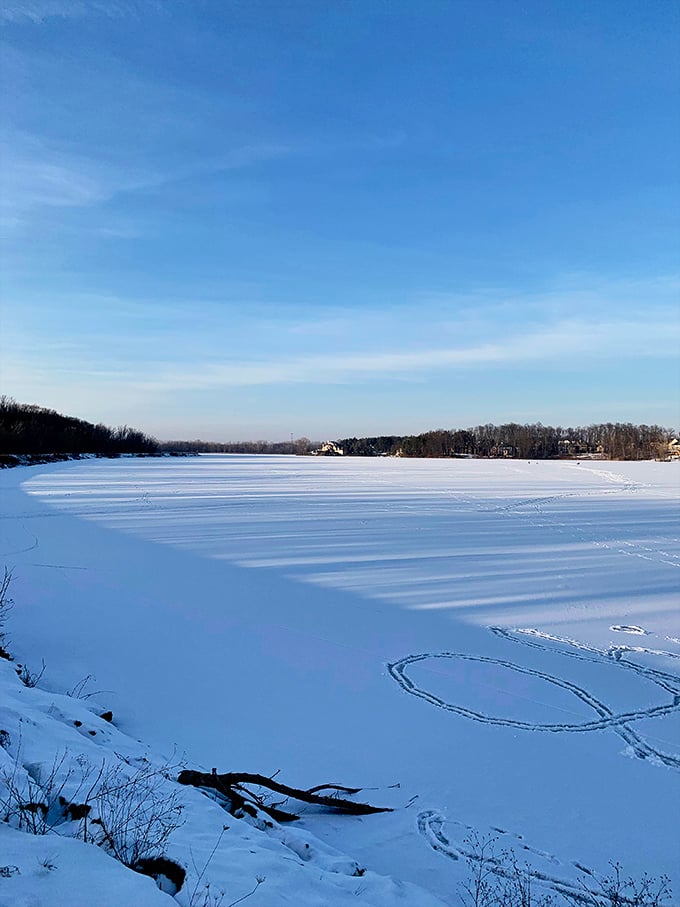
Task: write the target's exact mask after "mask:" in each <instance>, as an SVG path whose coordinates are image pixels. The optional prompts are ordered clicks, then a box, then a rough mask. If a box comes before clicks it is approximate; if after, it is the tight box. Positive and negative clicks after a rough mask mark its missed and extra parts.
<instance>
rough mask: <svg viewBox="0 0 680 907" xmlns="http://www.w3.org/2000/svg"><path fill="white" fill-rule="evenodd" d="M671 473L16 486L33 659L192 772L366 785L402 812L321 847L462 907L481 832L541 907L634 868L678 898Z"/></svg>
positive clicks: (369, 475) (23, 608)
mask: <svg viewBox="0 0 680 907" xmlns="http://www.w3.org/2000/svg"><path fill="white" fill-rule="evenodd" d="M679 467H680V464H677V463H669V464H666V463H604V462H592V461H590V462H582V463H580V464H577V463H574V462H545V461H544V462H536V461H532V462H527V461H482V460H429V461H425V460H399V459H347V460H343V459H340V458H338V459H314V458H297V457H249V456H204V457H199V458H190V459H161V460H157V459H149V460H137V459H123V460H113V461H108V460H101V461H95V460H88V461H81V462H77V463H67V464H60V465H56V466H49V467H33V468H30V469H16V470H11V471H9V470H8V471H7V472H6V473H5V474H4V475H2V476H1V477H0V488H1V490H2V497H3V514H4V517H5V518H4V519H3V520H2V537H1V539H0V546H1V547H0V550H2V552H3V555H4V561H5V563H7V564H9V565H13V566H14V567H15V573H16V577H17V579H16V583H15V587H14V590H13V597H14V598H15V600H16V601H17V603H18V605H17V607H16V608H15V611H14V613H13V615H12V637H13V640H14V649H15V651H16V652H17V654H18V655H19V656H21V655H22V654H24V655H26V657H29V655H31V656H32V657H33V658H34V660H35V655H34V653H38V654H39V655H44V657H45V660H46V662H47V664H48V671H47V675H46V677H47V678H48V680H49V682H51V683H52V684H54V685H55V687H72V686H73V685H74V683H76V682H77V681H78V680H80V679H81V678H82V677H84V676H85V675H86V674H89V673H92V674H94V675H95V676H96V680H97V683H96V686H97V688H100V689H105V690H111V691H114V692H115V694H116V702H117V705H118V714H119V716H120V723H121V726H123V727H124V729H125V730H127V731H128V732H130V733H132V734H134V735H136V736H138V737H142V738H144V739H145V740H149V741H150V742H152V743H153V744H154V745H157V746H158V747H160V748H164V749H165V750H166V751H171V750H172V747H173V744H176V746H177V749H178V750H179V751H180V752H182V753H185V754H186V756H187V759H188V760H189V762H190V763H191V764H192V766H193V767H197V768H198V767H200V768H204V769H207V770H209V769H210V768H211V767H213V766H216V767H217V768H218V770H219V771H227V770H242V771H253V772H260V773H263V774H268V775H269V774H272V773H274V772H275V771H277V770H278V769H280V770H281V773H282V774H281V777H282V778H285V779H286V780H287V781H288V782H289V783H292V784H296V785H298V786H300V787H310V786H312V785H314V784H318V783H320V782H323V781H336V782H339V783H342V784H348V785H355V784H356V785H357V786H364V787H366V786H368V787H372V788H374V790H373V791H372V792H371V793H370V799H371V800H372V801H373V802H376V803H379V804H381V805H389V806H393V807H394V808H395V812H394V813H390V814H384V815H378V816H371V817H366V818H363V819H357V818H348V817H330V818H329V817H327V816H323V817H321V816H318V815H314V814H312V813H310V814H307V815H305V817H304V819H303V823H304V825H305V826H306V827H308V828H309V829H311V830H313V831H314V833H315V834H316V835H318V836H319V837H321V838H323V839H324V840H325V841H327V842H328V843H329V844H330V845H332V846H333V847H336V848H338V849H340V850H342V851H343V852H346V853H348V854H350V855H351V856H352V857H355V858H357V859H358V860H359V861H360V862H362V863H363V864H364V865H366V866H368V867H369V868H370V869H373V870H376V871H378V872H381V873H385V874H388V875H391V876H394V877H395V878H401V879H405V880H408V881H411V882H414V883H416V884H418V885H419V886H421V887H422V888H424V889H427V890H429V891H431V892H432V893H434V894H435V895H437V896H438V897H440V898H441V899H442V900H443V901H444V902H445V903H454V902H457V900H458V888H457V886H458V884H459V882H460V881H461V879H462V878H463V877H464V860H462V859H460V858H461V857H464V855H465V853H466V847H467V845H466V844H465V839H466V838H467V837H468V835H469V834H470V832H471V831H476V832H477V833H478V834H480V835H488V834H494V835H496V836H497V837H498V839H499V844H498V847H499V849H500V848H504V847H507V848H512V849H514V850H515V852H516V853H517V854H518V855H519V857H520V858H521V860H522V861H524V860H527V861H528V863H529V865H530V866H531V869H532V871H533V872H535V874H536V878H537V880H538V879H539V878H540V884H542V885H543V886H545V887H546V888H547V889H550V888H551V887H552V888H559V887H560V886H562V887H563V888H564V887H566V888H569V886H571V885H573V884H575V883H576V879H577V877H578V871H577V868H576V866H575V864H577V863H578V864H580V865H581V866H585V867H588V868H590V869H592V870H594V871H596V872H598V873H604V872H606V871H607V869H608V861H610V860H611V861H613V860H619V861H620V862H621V863H622V864H623V866H624V869H625V871H626V872H627V873H629V874H632V875H636V876H640V875H641V874H642V872H644V871H647V872H649V873H651V874H653V875H659V874H661V873H667V874H669V875H670V876H671V877H672V878H673V888H674V892H675V896H676V899H677V898H678V896H680V876H679V875H678V866H679V865H680V860H679V859H678V841H677V816H678V815H680V792H679V787H678V781H679V780H680V777H679V774H680V714H679V713H680V607H679V597H680V596H679V591H680V525H679V520H678V516H679V511H678V502H679V500H680V488H679V480H680V469H679ZM19 603H20V606H19ZM264 889H265V886H263V888H262V895H263V896H264V895H265V890H264ZM253 903H254V899H253ZM261 903H266V901H264V900H263V901H261Z"/></svg>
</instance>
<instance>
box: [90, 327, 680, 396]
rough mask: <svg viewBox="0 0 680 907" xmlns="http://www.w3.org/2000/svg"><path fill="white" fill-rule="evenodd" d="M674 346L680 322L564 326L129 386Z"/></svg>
mask: <svg viewBox="0 0 680 907" xmlns="http://www.w3.org/2000/svg"><path fill="white" fill-rule="evenodd" d="M679 343H680V324H675V325H673V324H671V325H669V324H668V323H667V322H658V323H651V324H650V323H647V322H644V323H643V322H632V321H625V322H624V321H622V322H602V323H594V322H593V323H589V322H565V323H560V324H558V325H555V326H554V327H552V328H549V329H543V330H539V331H536V332H534V333H529V334H524V335H517V336H515V337H511V338H509V339H507V340H505V341H503V342H489V343H482V344H477V345H473V346H469V347H459V348H438V349H423V350H417V351H408V352H407V351H400V352H376V353H368V352H364V353H360V354H355V353H348V354H331V355H314V356H300V357H297V358H288V359H280V360H269V361H266V362H258V361H252V360H244V361H232V362H229V363H225V364H211V365H207V366H205V367H203V368H201V367H195V366H192V367H191V369H187V367H186V366H184V367H182V366H179V367H175V368H172V370H165V371H163V372H161V373H160V374H158V373H157V374H156V375H154V376H152V377H151V376H150V377H143V376H139V377H138V378H137V380H136V381H135V382H134V386H135V388H137V389H145V390H146V391H166V392H167V391H171V390H186V391H195V390H210V389H218V388H228V387H247V386H258V385H268V384H276V385H282V384H300V383H306V382H313V383H315V384H346V383H360V382H362V381H367V380H371V379H372V378H376V377H379V376H383V377H387V376H389V377H391V378H393V379H401V380H409V379H413V378H416V379H417V377H418V376H419V375H422V374H425V373H427V372H431V371H436V370H440V369H446V368H451V369H460V368H475V367H482V366H489V367H498V366H501V365H516V366H520V367H521V366H522V365H524V364H531V363H535V362H539V361H553V362H556V361H559V362H560V364H562V365H564V364H565V362H566V363H569V362H570V361H571V362H578V361H581V360H582V359H584V358H588V359H592V358H593V357H595V358H598V357H602V358H611V357H618V358H623V357H628V358H630V357H650V356H654V357H667V356H674V355H675V354H676V350H677V346H678V344H679ZM95 372H96V370H95ZM98 376H99V378H104V379H105V380H108V381H114V382H115V381H120V374H119V373H116V372H108V373H107V372H103V371H102V372H98ZM92 377H94V374H93V376H92ZM123 383H125V382H123Z"/></svg>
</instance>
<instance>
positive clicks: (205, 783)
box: [177, 769, 392, 822]
mask: <svg viewBox="0 0 680 907" xmlns="http://www.w3.org/2000/svg"><path fill="white" fill-rule="evenodd" d="M177 781H178V782H179V783H180V784H188V785H191V786H192V787H208V788H212V789H213V790H216V791H218V793H220V794H222V795H223V796H224V797H227V798H228V799H229V800H230V801H231V802H232V804H233V805H234V807H235V808H237V809H239V808H240V809H244V808H245V801H244V794H245V795H248V796H249V797H250V798H252V799H253V800H255V801H256V802H257V803H258V805H259V806H260V808H261V809H262V810H264V812H266V813H267V814H268V815H270V816H271V817H272V818H273V819H276V820H277V821H279V822H282V821H293V820H295V819H298V818H299V816H296V815H295V814H294V813H287V812H284V811H283V810H280V809H276V808H275V807H271V806H267V805H266V804H264V803H262V802H261V800H260V798H259V797H257V796H256V795H255V794H253V793H252V792H251V791H249V790H248V789H247V788H246V787H244V786H243V785H244V784H254V785H256V786H257V787H265V788H267V789H268V790H272V791H274V792H275V793H277V794H282V795H283V796H284V797H290V798H291V799H293V800H299V801H300V802H302V803H312V804H314V806H324V807H325V808H326V809H332V810H335V811H336V812H341V813H348V814H350V815H354V816H366V815H370V814H371V813H386V812H392V810H391V809H390V807H386V806H371V805H370V804H369V803H356V802H355V801H354V800H345V799H343V798H341V797H338V796H337V795H332V796H323V795H321V794H319V793H318V791H322V790H334V791H341V792H343V793H348V794H357V793H359V791H360V790H361V788H360V787H343V786H342V785H340V784H319V785H317V786H316V787H310V788H309V789H308V790H301V789H299V788H297V787H289V786H288V785H287V784H281V783H280V782H279V781H275V780H274V779H273V778H268V777H267V776H266V775H258V774H254V773H252V772H224V773H223V774H221V775H218V774H217V772H216V771H215V770H213V771H212V772H195V771H191V770H189V769H186V770H184V771H182V772H180V773H179V777H178V778H177ZM246 812H249V810H246Z"/></svg>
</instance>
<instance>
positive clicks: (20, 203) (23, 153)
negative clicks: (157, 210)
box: [0, 131, 290, 227]
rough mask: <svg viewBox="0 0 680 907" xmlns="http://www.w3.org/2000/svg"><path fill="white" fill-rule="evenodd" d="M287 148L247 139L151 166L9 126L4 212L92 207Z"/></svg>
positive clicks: (6, 219) (0, 149)
mask: <svg viewBox="0 0 680 907" xmlns="http://www.w3.org/2000/svg"><path fill="white" fill-rule="evenodd" d="M289 151H290V149H289V148H288V147H287V146H284V145H276V144H261V145H256V144H255V145H245V146H242V147H237V148H233V149H231V150H229V151H227V152H225V153H222V154H220V155H217V156H212V157H205V158H201V159H196V160H195V161H194V162H192V163H189V164H187V165H185V166H183V167H174V168H167V169H165V170H148V169H142V168H141V167H139V166H137V167H132V168H131V167H130V166H129V165H124V164H122V163H121V164H116V163H104V162H102V161H98V160H95V159H92V158H89V157H85V156H82V155H75V154H71V153H69V151H67V150H64V149H62V148H57V147H54V146H51V145H50V144H49V143H48V142H45V141H44V140H42V139H40V138H39V137H37V136H30V135H26V134H23V133H17V132H12V131H6V135H5V137H4V138H3V140H2V141H1V142H0V158H1V159H2V176H1V177H0V183H1V187H2V192H1V193H0V213H1V217H2V221H3V223H4V224H5V225H6V226H11V227H16V226H19V225H20V224H22V223H24V222H25V221H26V220H27V219H29V213H30V212H31V211H34V210H35V211H39V210H40V209H44V208H46V207H48V208H86V207H93V206H95V205H98V204H102V203H104V202H107V201H109V200H111V199H112V198H114V197H115V196H117V195H119V194H121V193H134V192H143V191H148V190H151V189H158V188H161V187H163V186H168V185H170V184H172V183H176V182H180V181H182V180H186V179H190V178H192V177H196V176H205V175H208V174H213V173H221V172H225V171H229V170H237V169H241V168H245V167H249V166H253V165H256V164H258V163H261V162H263V161H267V160H270V159H273V158H277V157H281V156H282V155H285V154H287V153H289Z"/></svg>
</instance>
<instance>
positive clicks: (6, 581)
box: [0, 567, 14, 659]
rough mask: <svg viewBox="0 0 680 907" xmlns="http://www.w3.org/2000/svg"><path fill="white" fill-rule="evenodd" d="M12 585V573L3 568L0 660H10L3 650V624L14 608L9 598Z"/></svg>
mask: <svg viewBox="0 0 680 907" xmlns="http://www.w3.org/2000/svg"><path fill="white" fill-rule="evenodd" d="M11 583H12V571H11V570H8V569H7V567H5V568H4V572H3V577H2V579H1V580H0V658H7V659H9V658H10V655H9V652H8V651H7V649H6V648H5V646H6V644H7V636H6V634H5V623H6V622H7V615H8V614H9V612H10V611H11V610H12V608H13V607H14V600H13V599H12V598H10V595H9V587H10V585H11Z"/></svg>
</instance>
